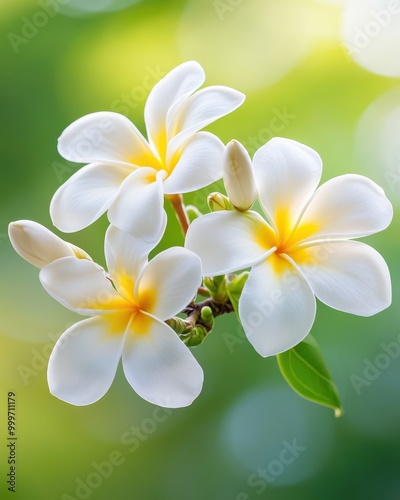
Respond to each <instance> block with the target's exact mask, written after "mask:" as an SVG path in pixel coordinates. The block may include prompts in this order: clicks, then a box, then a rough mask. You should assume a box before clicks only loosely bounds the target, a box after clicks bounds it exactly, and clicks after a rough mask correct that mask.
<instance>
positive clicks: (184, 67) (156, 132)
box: [144, 61, 205, 151]
mask: <svg viewBox="0 0 400 500" xmlns="http://www.w3.org/2000/svg"><path fill="white" fill-rule="evenodd" d="M204 79H205V75H204V71H203V68H202V67H201V66H200V64H198V63H197V62H195V61H188V62H185V63H183V64H180V65H179V66H177V67H176V68H174V69H173V70H172V71H170V72H169V73H168V74H167V75H166V76H165V77H164V78H162V79H161V80H160V81H159V82H158V83H156V85H155V86H154V87H153V89H152V91H151V92H150V94H149V97H148V98H147V101H146V106H145V109H144V118H145V122H146V128H147V135H148V137H149V141H150V143H151V144H153V146H154V147H155V149H157V151H160V149H161V150H162V149H163V147H165V144H164V145H163V142H164V141H165V140H166V136H165V133H166V130H165V124H166V119H167V113H168V110H169V108H170V107H171V106H172V105H173V104H174V103H175V102H177V101H180V100H181V99H185V98H186V97H187V96H189V95H190V94H192V93H193V92H194V91H195V90H196V89H198V88H199V87H200V86H201V85H202V84H203V82H204Z"/></svg>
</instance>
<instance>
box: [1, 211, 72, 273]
mask: <svg viewBox="0 0 400 500" xmlns="http://www.w3.org/2000/svg"><path fill="white" fill-rule="evenodd" d="M8 235H9V237H10V241H11V244H12V246H13V247H14V250H15V251H16V252H17V253H18V254H19V255H20V256H21V257H22V258H23V259H25V260H26V261H28V262H30V263H31V264H33V265H34V266H36V267H38V268H39V269H41V268H42V267H43V266H45V265H47V264H49V263H50V262H53V260H56V259H60V258H61V257H72V256H74V255H75V253H74V252H73V250H72V248H71V246H70V245H69V244H68V243H67V242H65V241H64V240H62V239H61V238H59V237H58V236H56V235H55V234H54V233H52V232H51V231H49V229H47V228H46V227H44V226H42V225H41V224H38V223H37V222H34V221H30V220H19V221H16V222H11V223H10V224H9V226H8Z"/></svg>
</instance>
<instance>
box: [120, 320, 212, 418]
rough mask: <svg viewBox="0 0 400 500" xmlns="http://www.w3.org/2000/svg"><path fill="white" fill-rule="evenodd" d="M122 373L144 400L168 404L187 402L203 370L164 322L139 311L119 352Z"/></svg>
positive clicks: (195, 393) (199, 384) (177, 405)
mask: <svg viewBox="0 0 400 500" xmlns="http://www.w3.org/2000/svg"><path fill="white" fill-rule="evenodd" d="M122 364H123V368H124V372H125V376H126V378H127V379H128V382H129V383H130V384H131V386H132V387H133V389H134V390H135V391H136V392H137V393H138V394H139V396H141V397H142V398H143V399H145V400H146V401H149V402H150V403H153V404H155V405H159V406H165V407H168V408H180V407H183V406H188V405H190V404H191V403H192V402H193V400H194V399H195V398H197V396H198V395H199V394H200V391H201V388H202V385H203V370H202V369H201V367H200V365H199V364H198V363H197V361H196V359H195V358H194V357H193V355H192V353H191V352H190V351H189V349H188V348H187V347H186V346H185V344H184V343H183V342H182V341H181V340H180V339H179V337H178V336H177V334H176V333H175V332H174V331H173V330H172V329H171V328H170V327H169V326H167V325H166V324H165V323H161V322H160V321H157V320H156V319H154V318H152V317H150V316H147V315H143V314H139V315H137V316H136V317H135V319H134V320H133V322H132V323H131V325H130V331H129V332H128V336H127V338H126V343H125V348H124V351H123V353H122Z"/></svg>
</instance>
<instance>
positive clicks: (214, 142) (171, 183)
mask: <svg viewBox="0 0 400 500" xmlns="http://www.w3.org/2000/svg"><path fill="white" fill-rule="evenodd" d="M223 151H224V145H223V143H222V142H221V141H220V140H219V139H218V137H216V136H215V135H213V134H210V133H208V132H198V133H197V134H195V135H194V137H193V138H192V139H191V140H190V141H189V142H188V143H187V144H185V146H184V149H183V152H182V155H181V156H180V158H179V160H178V163H177V164H176V165H175V167H174V169H173V170H172V173H171V174H170V175H169V176H168V177H167V178H166V179H165V181H164V192H165V193H166V194H178V193H179V194H181V193H190V192H191V191H197V189H201V188H203V187H205V186H208V185H209V184H212V183H213V182H215V181H217V180H218V179H221V177H222V155H223Z"/></svg>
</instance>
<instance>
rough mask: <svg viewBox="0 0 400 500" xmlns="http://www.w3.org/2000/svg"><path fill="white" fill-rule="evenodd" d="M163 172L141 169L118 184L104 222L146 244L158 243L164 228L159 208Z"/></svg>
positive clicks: (161, 209) (162, 215)
mask: <svg viewBox="0 0 400 500" xmlns="http://www.w3.org/2000/svg"><path fill="white" fill-rule="evenodd" d="M163 173H164V172H159V173H157V171H156V170H154V169H152V168H146V167H142V168H139V169H137V170H136V171H135V172H133V173H132V174H131V175H130V176H129V177H128V178H127V179H126V180H125V182H124V183H123V184H122V186H121V189H120V191H119V194H118V196H117V198H116V199H115V201H114V203H113V204H112V206H111V207H110V210H109V211H108V219H109V221H110V222H111V223H112V224H113V225H114V226H117V227H118V228H119V229H122V230H123V231H126V232H128V233H131V234H132V235H133V236H135V237H136V238H143V239H144V240H145V241H146V242H148V243H154V242H158V241H159V240H160V238H161V235H162V232H163V229H164V228H165V217H166V214H165V211H164V209H163V204H164V197H163V184H162V176H161V175H160V174H163Z"/></svg>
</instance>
